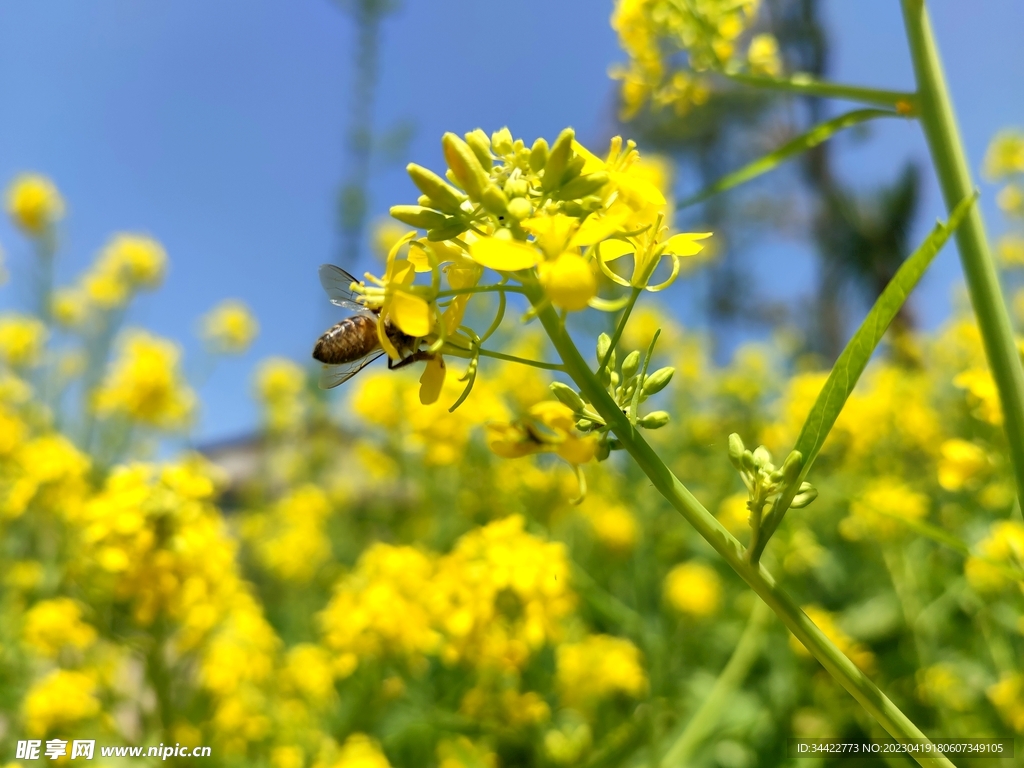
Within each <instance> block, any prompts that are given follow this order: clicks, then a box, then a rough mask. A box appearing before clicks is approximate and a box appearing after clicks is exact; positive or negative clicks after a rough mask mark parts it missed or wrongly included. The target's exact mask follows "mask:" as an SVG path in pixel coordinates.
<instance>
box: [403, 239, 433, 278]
mask: <svg viewBox="0 0 1024 768" xmlns="http://www.w3.org/2000/svg"><path fill="white" fill-rule="evenodd" d="M406 258H407V259H408V260H409V263H410V264H412V265H413V267H414V268H415V270H416V271H417V272H429V271H430V269H431V267H430V255H429V254H428V253H427V251H426V249H425V248H424V247H423V246H422V245H420V244H419V243H413V244H412V245H410V246H409V255H408V256H406Z"/></svg>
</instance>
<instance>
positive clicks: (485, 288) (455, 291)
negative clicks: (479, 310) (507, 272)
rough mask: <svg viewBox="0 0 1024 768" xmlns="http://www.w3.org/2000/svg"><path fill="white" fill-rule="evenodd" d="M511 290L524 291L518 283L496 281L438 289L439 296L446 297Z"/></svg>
mask: <svg viewBox="0 0 1024 768" xmlns="http://www.w3.org/2000/svg"><path fill="white" fill-rule="evenodd" d="M509 291H511V292H512V293H522V292H523V289H522V288H520V287H519V286H517V285H504V284H501V283H495V284H494V285H473V286H470V287H469V288H452V289H451V290H447V291H438V293H437V298H439V299H446V298H448V297H449V296H466V295H468V294H473V293H506V292H509Z"/></svg>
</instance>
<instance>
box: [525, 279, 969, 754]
mask: <svg viewBox="0 0 1024 768" xmlns="http://www.w3.org/2000/svg"><path fill="white" fill-rule="evenodd" d="M524 287H525V288H526V295H527V297H528V298H529V300H530V303H531V304H532V305H533V306H534V308H535V309H536V312H537V317H538V318H539V319H540V322H541V324H542V325H543V326H544V330H545V331H546V332H547V334H548V336H549V337H550V338H551V342H552V344H553V345H554V347H555V350H556V351H557V352H558V354H559V356H560V357H561V358H562V362H563V364H564V366H565V371H566V373H567V374H568V375H569V376H570V377H571V378H572V379H573V381H574V382H575V383H576V386H578V387H579V389H580V391H581V392H582V394H583V396H584V397H585V398H586V399H587V400H589V401H590V402H591V404H592V405H593V406H594V409H595V410H596V411H597V412H598V413H599V414H601V416H602V417H603V418H604V420H605V423H607V424H608V425H609V426H610V427H611V429H612V431H613V432H614V433H615V435H616V437H617V438H618V439H619V441H620V442H621V443H622V446H623V448H625V449H626V450H627V451H629V454H630V455H631V456H632V457H633V459H634V461H636V463H637V465H638V466H639V467H640V469H641V470H643V472H644V474H646V475H647V477H648V478H649V479H650V480H651V483H652V484H653V485H654V487H655V488H657V489H658V491H659V492H660V493H661V495H662V496H664V497H665V499H666V500H667V501H668V502H669V503H670V504H671V505H672V506H673V507H674V508H675V509H676V510H677V511H678V512H679V513H680V514H682V516H683V517H684V518H686V520H687V521H688V522H689V523H690V524H691V525H692V526H693V527H694V528H695V529H696V530H697V532H698V533H699V534H700V535H701V536H702V537H703V538H704V539H705V540H706V541H707V542H708V543H709V544H710V545H711V546H712V547H714V549H715V550H716V551H717V552H718V553H719V554H720V555H721V556H722V557H723V558H724V559H725V561H726V562H727V563H728V564H729V565H730V566H731V567H732V569H733V570H734V571H736V573H737V574H739V576H740V577H741V578H742V579H743V580H744V581H745V582H747V584H748V585H749V586H750V587H751V588H752V589H753V590H754V592H756V593H757V595H758V596H759V597H760V598H761V599H762V600H764V602H765V603H767V605H768V607H769V608H771V609H772V610H773V611H774V612H775V614H776V615H777V616H778V617H779V618H780V619H781V620H782V622H783V623H784V624H785V625H786V627H787V628H788V629H789V631H790V632H792V633H793V634H794V635H795V636H796V638H797V640H799V641H800V642H801V643H803V645H804V647H806V648H807V650H808V651H809V652H810V653H811V655H813V656H814V658H816V659H817V660H818V661H819V662H820V663H821V665H822V666H823V667H824V668H825V669H826V670H827V671H828V672H829V674H831V675H832V677H834V678H835V679H836V680H837V681H838V682H839V683H840V684H841V685H842V686H843V687H844V688H845V689H846V690H847V691H849V693H850V694H851V695H852V696H853V697H854V698H855V699H856V700H857V702H858V703H859V704H860V705H861V706H862V707H864V709H865V710H867V711H868V713H869V714H870V715H871V716H872V717H874V718H875V720H877V721H878V723H879V724H880V725H881V726H882V727H883V728H885V729H886V731H888V732H889V734H891V735H892V737H893V738H895V739H898V740H906V739H924V738H925V736H924V734H923V733H922V732H921V731H920V729H918V727H917V726H916V725H914V724H913V723H912V722H911V721H910V719H909V718H908V717H907V716H906V715H904V714H903V712H901V711H900V709H899V708H898V707H897V706H896V705H895V704H893V703H892V702H891V701H890V700H889V699H888V698H887V697H886V695H885V694H884V693H882V692H881V691H880V690H879V689H878V687H877V686H876V685H875V684H874V683H872V682H871V680H869V679H868V678H867V676H865V675H864V673H863V672H861V671H860V669H858V668H857V667H856V665H854V663H853V662H852V661H850V659H848V658H847V657H846V655H845V654H843V652H842V651H840V650H839V649H838V648H837V647H836V646H835V644H834V643H833V642H832V641H831V640H829V639H828V638H827V637H826V636H825V634H824V633H823V632H822V631H821V630H820V629H818V627H817V626H816V625H815V624H814V622H812V621H811V620H810V619H809V618H808V617H807V615H806V614H805V613H804V612H803V611H802V610H800V607H799V606H798V605H797V604H796V603H795V602H794V601H793V598H791V597H790V596H789V595H788V594H787V593H786V591H785V590H783V589H782V588H781V587H780V586H779V585H778V584H776V582H775V579H774V577H772V575H771V574H770V573H769V572H768V570H767V569H765V568H764V566H762V565H760V564H758V565H753V564H751V563H749V562H747V560H746V558H745V557H744V556H743V547H742V546H741V545H740V543H739V541H737V540H736V538H735V537H734V536H733V535H732V534H731V533H729V532H728V531H727V530H726V529H725V527H724V526H723V525H722V524H721V523H720V522H718V520H716V519H715V517H714V516H713V515H712V514H711V513H710V512H708V511H707V510H706V509H705V508H704V507H703V505H701V503H700V502H699V501H697V499H696V498H695V497H694V496H693V494H692V493H690V491H689V490H688V489H687V488H686V486H684V485H683V484H682V483H681V482H680V481H679V478H677V477H676V476H675V475H674V474H673V473H672V470H670V469H669V468H668V467H667V466H666V465H665V462H663V461H662V460H661V458H660V457H659V456H658V454H657V453H655V451H654V450H653V449H652V448H651V446H650V445H649V444H648V443H647V441H646V440H644V438H643V437H642V436H641V435H640V433H639V431H638V430H637V429H635V428H634V427H633V425H631V424H630V423H629V419H628V417H627V416H626V414H624V413H623V412H622V409H621V408H619V406H618V405H616V403H615V401H614V400H613V399H612V398H611V396H610V395H609V394H608V392H607V391H606V390H605V388H604V387H603V386H602V385H601V382H600V381H599V380H598V379H597V377H596V376H595V375H594V373H593V372H592V371H591V370H590V367H589V366H588V365H587V362H586V361H585V360H584V359H583V357H582V355H580V353H579V350H578V349H576V345H575V344H574V343H573V341H572V339H571V338H570V336H569V334H568V332H567V331H566V329H565V327H564V326H563V325H562V324H561V323H560V322H559V319H558V315H557V313H555V311H554V310H553V309H552V308H551V307H550V306H546V307H541V305H542V304H543V303H544V292H543V290H542V289H541V287H540V285H538V284H537V283H536V282H532V283H528V284H526V285H525V286H524ZM918 762H919V763H920V764H921V765H923V766H936V767H937V766H942V768H952V766H953V764H952V763H951V762H949V760H947V759H946V758H944V757H924V756H922V757H919V758H918Z"/></svg>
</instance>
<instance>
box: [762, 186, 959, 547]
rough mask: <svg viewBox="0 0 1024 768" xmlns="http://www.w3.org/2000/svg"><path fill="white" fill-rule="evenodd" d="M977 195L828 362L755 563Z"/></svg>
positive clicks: (938, 228)
mask: <svg viewBox="0 0 1024 768" xmlns="http://www.w3.org/2000/svg"><path fill="white" fill-rule="evenodd" d="M977 197H978V193H977V192H975V193H974V194H972V195H971V196H969V197H967V198H964V199H963V200H961V201H960V202H959V203H958V204H957V206H956V208H954V209H953V212H952V213H951V214H950V216H949V221H948V222H947V223H946V224H943V223H942V222H941V221H940V222H938V223H937V224H936V225H935V228H934V229H932V231H931V233H930V234H929V235H928V237H927V238H926V239H925V241H924V242H923V243H922V244H921V246H920V247H919V248H918V249H917V250H916V251H914V253H913V254H911V256H910V258H908V259H907V260H906V261H904V262H903V265H902V266H901V267H900V268H899V270H898V271H897V272H896V274H895V275H894V276H893V278H892V280H890V281H889V284H888V285H887V286H886V287H885V290H884V291H882V295H881V296H879V297H878V300H877V301H876V302H875V305H874V306H873V307H872V308H871V311H870V312H868V316H867V317H866V318H864V322H863V323H861V326H860V328H858V329H857V332H856V333H855V334H854V335H853V338H852V339H850V341H849V343H848V344H847V345H846V349H844V350H843V353H842V354H841V355H839V359H838V360H836V364H835V365H834V366H832V372H831V373H830V374H829V376H828V380H827V381H826V382H825V386H824V387H822V390H821V392H820V393H819V394H818V399H817V400H816V401H815V403H814V406H813V407H812V408H811V412H810V413H809V414H808V415H807V420H806V421H805V422H804V426H803V429H801V430H800V436H799V437H798V438H797V441H796V446H795V448H794V450H797V451H800V453H801V454H802V455H803V464H802V466H801V470H800V477H799V479H798V480H797V481H796V482H794V483H792V484H791V485H790V487H789V489H788V490H787V491H786V493H784V494H783V495H782V496H780V497H779V499H778V500H777V501H776V502H775V505H774V506H773V507H772V510H771V512H769V514H768V517H767V519H766V520H765V523H764V526H765V531H764V536H763V537H762V539H761V542H760V543H759V545H758V551H757V552H754V553H753V559H754V561H755V562H756V560H757V558H758V557H760V554H761V551H762V550H763V549H764V545H765V544H766V543H767V542H768V539H769V538H770V537H771V535H772V534H773V533H774V532H775V529H776V528H778V525H779V523H780V522H782V517H783V515H785V514H786V510H787V509H789V505H790V504H792V503H793V498H794V497H795V496H796V493H797V491H798V489H799V487H800V483H801V482H802V481H803V480H804V479H805V478H806V477H807V472H808V470H809V469H810V467H811V464H813V463H814V459H815V458H817V456H818V452H819V451H820V450H821V447H822V445H824V444H825V438H827V437H828V433H829V432H830V431H831V430H832V427H833V426H834V425H835V423H836V419H838V418H839V414H840V412H841V411H842V410H843V406H844V405H846V400H847V398H849V396H850V393H851V392H853V388H854V387H855V386H857V381H858V380H859V379H860V376H861V374H862V373H864V369H865V368H866V367H867V364H868V361H869V360H870V359H871V355H872V354H873V353H874V351H875V347H877V346H878V342H879V341H881V340H882V335H883V334H884V333H885V331H886V329H887V328H888V327H889V324H890V323H891V322H892V321H893V318H895V317H896V313H897V312H899V311H900V307H902V306H903V303H904V302H905V301H906V300H907V296H908V295H909V294H910V292H911V291H912V290H913V289H914V286H915V285H917V283H918V281H919V280H920V279H921V276H922V275H924V273H925V270H926V269H927V268H928V265H929V264H931V262H932V259H934V258H935V255H936V254H937V253H938V252H939V251H940V250H941V249H942V246H943V245H945V244H946V241H947V240H948V239H949V238H950V237H951V236H952V234H953V233H954V232H955V231H956V228H957V227H958V226H960V222H961V221H963V219H964V218H965V217H966V216H967V213H968V211H970V209H971V206H973V205H974V201H975V200H976V199H977Z"/></svg>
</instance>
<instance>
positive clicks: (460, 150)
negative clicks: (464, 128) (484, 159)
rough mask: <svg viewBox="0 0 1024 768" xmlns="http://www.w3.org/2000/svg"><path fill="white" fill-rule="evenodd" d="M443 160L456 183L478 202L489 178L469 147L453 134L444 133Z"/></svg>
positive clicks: (442, 143)
mask: <svg viewBox="0 0 1024 768" xmlns="http://www.w3.org/2000/svg"><path fill="white" fill-rule="evenodd" d="M441 146H442V147H443V149H444V159H445V162H446V163H448V167H449V168H450V169H451V172H452V176H453V177H454V179H455V181H456V183H458V185H459V186H460V187H462V188H463V189H464V190H466V194H467V195H469V196H470V198H471V199H473V200H479V199H480V194H481V193H482V192H483V191H484V187H486V186H487V185H488V184H489V183H490V177H489V176H488V175H487V173H486V172H485V171H484V169H483V166H482V165H480V160H479V159H478V158H477V156H476V155H475V154H474V152H473V150H472V149H471V148H470V146H469V145H468V144H467V143H466V142H464V141H463V140H462V139H460V138H459V137H458V136H456V135H455V134H454V133H451V132H449V133H446V134H445V135H444V136H443V137H442V138H441Z"/></svg>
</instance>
